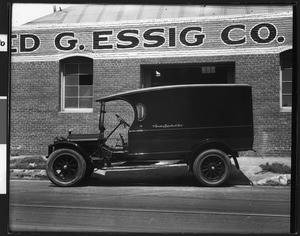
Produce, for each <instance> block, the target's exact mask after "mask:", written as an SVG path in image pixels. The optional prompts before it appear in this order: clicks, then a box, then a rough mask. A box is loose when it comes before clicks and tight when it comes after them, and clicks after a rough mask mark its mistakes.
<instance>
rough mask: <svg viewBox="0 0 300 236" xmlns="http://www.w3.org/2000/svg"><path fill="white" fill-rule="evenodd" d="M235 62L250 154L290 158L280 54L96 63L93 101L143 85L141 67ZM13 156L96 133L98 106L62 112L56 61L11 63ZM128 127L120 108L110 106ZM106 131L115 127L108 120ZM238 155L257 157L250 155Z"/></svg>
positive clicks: (124, 111) (113, 121)
mask: <svg viewBox="0 0 300 236" xmlns="http://www.w3.org/2000/svg"><path fill="white" fill-rule="evenodd" d="M203 62H205V63H214V62H234V63H235V67H236V68H235V73H236V83H247V84H250V85H252V87H253V108H254V127H255V128H254V133H255V140H254V149H255V150H257V151H258V152H259V153H260V155H262V156H290V144H291V112H282V111H281V110H280V104H279V103H280V97H279V96H280V71H279V55H278V54H265V55H264V54H262V55H239V56H215V57H203V56H199V57H174V58H157V59H155V60H153V59H111V60H94V98H95V100H96V99H97V98H100V97H102V96H105V95H109V94H112V93H116V92H122V91H127V90H131V89H137V88H140V86H141V65H149V64H179V63H181V64H182V63H185V64H188V63H203ZM11 77H12V79H11V88H12V89H11V152H12V154H19V155H21V154H46V153H47V145H48V144H49V143H51V142H52V140H53V138H54V137H56V136H66V134H67V131H68V129H69V128H73V130H74V133H97V132H98V114H99V107H98V104H97V103H96V102H94V104H93V110H94V112H93V113H64V112H61V111H60V110H61V108H60V77H59V62H58V61H54V62H53V61H48V62H13V63H12V75H11ZM108 110H109V111H112V114H114V113H119V114H120V115H121V116H123V117H124V118H125V119H126V120H128V121H129V122H130V119H132V115H131V114H132V110H131V111H130V112H131V113H128V112H127V110H128V109H127V107H125V106H124V103H119V104H117V106H116V107H115V106H109V107H108ZM107 121H108V124H107V125H108V127H112V126H113V125H114V124H116V123H117V120H116V119H115V118H114V115H109V116H108V119H107ZM242 155H252V156H253V155H254V156H255V155H258V154H255V153H253V152H248V153H242Z"/></svg>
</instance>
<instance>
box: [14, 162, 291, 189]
mask: <svg viewBox="0 0 300 236" xmlns="http://www.w3.org/2000/svg"><path fill="white" fill-rule="evenodd" d="M25 157H26V156H19V157H12V158H11V159H20V158H25ZM37 158H41V159H42V160H45V162H46V159H44V158H43V157H41V156H39V157H37ZM238 162H239V165H240V170H237V169H236V168H235V167H234V166H233V168H232V174H231V176H230V178H229V179H228V181H227V182H228V184H230V185H264V186H288V185H290V181H291V175H290V174H275V173H271V172H262V169H261V168H260V167H259V166H260V165H261V164H266V163H269V164H272V163H275V162H277V163H282V164H285V165H288V166H291V159H290V158H288V157H286V158H279V157H274V158H269V157H268V158H261V157H240V158H238ZM30 165H31V167H30V166H29V167H28V168H23V169H11V170H10V178H11V179H48V178H47V174H46V171H45V169H33V168H32V166H34V163H30ZM100 172H101V171H100V170H98V171H96V172H95V174H94V177H95V178H98V176H100ZM142 172H143V171H134V170H127V171H126V170H125V171H124V170H123V171H122V172H121V171H108V172H107V173H108V174H106V176H105V177H100V178H102V179H104V180H105V181H106V180H108V181H109V182H111V181H114V180H117V182H119V180H118V178H121V179H124V178H125V179H126V178H127V179H131V180H132V179H134V178H136V179H137V178H141V177H142V178H146V179H147V180H148V181H149V179H150V180H151V178H154V179H155V180H157V179H159V178H160V179H161V180H163V179H166V178H167V179H168V178H169V179H178V178H179V179H181V178H183V179H189V178H193V177H191V174H190V173H188V171H187V167H170V168H165V169H164V170H161V169H160V170H154V169H153V170H147V171H144V172H143V173H142ZM145 176H146V177H145ZM105 178H106V179H105Z"/></svg>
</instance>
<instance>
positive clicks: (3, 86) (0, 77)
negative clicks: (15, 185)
mask: <svg viewBox="0 0 300 236" xmlns="http://www.w3.org/2000/svg"><path fill="white" fill-rule="evenodd" d="M14 3H41V4H43V3H44V4H47V3H50V4H51V3H52V4H53V3H56V4H80V3H81V4H96V3H97V4H108V3H109V4H120V3H121V4H128V3H132V4H146V3H147V4H163V5H172V4H201V5H203V4H207V5H238V4H249V5H268V4H270V5H271V4H291V5H293V12H294V13H293V65H294V66H293V98H292V99H293V101H292V103H293V105H292V144H291V146H292V159H291V163H292V179H291V181H292V183H291V207H290V214H291V222H290V223H291V224H290V225H291V226H290V233H289V234H284V235H296V234H297V233H299V231H300V212H299V204H300V198H299V194H300V193H299V191H300V187H299V184H300V177H299V171H300V160H298V158H300V150H299V149H300V135H299V133H300V132H299V131H300V128H299V127H300V125H299V123H300V118H299V111H300V107H299V104H300V102H299V93H300V82H299V80H300V78H299V68H300V66H298V65H300V64H299V63H300V61H299V56H300V45H299V44H300V15H299V14H300V0H288V1H287V0H286V1H284V0H261V1H258V0H255V1H251V0H229V1H226V0H198V1H197V0H186V1H184V0H161V1H158V0H152V1H151V0H131V1H129V0H128V1H126V0H119V1H117V0H110V1H108V0H106V1H105V0H103V1H100V0H98V1H97V0H87V1H85V0H72V1H68V0H57V1H54V0H28V1H26V0H1V1H0V34H4V35H7V38H8V40H7V41H8V49H7V52H0V96H7V121H8V122H7V129H6V131H7V166H6V170H7V186H6V189H7V191H6V194H0V235H12V236H14V235H42V236H48V235H49V236H50V235H51V236H52V235H95V234H93V233H36V232H32V233H11V232H9V231H8V230H9V224H8V223H9V219H8V217H9V156H10V150H9V149H10V122H9V121H10V100H9V99H10V80H11V78H10V56H11V52H10V42H11V20H12V19H11V13H12V4H14ZM0 113H1V111H0ZM124 234H125V233H124ZM124 234H123V233H101V234H98V235H124ZM133 234H135V235H136V233H132V235H133ZM144 234H146V233H144ZM144 234H143V235H144ZM125 235H128V233H126V234H125ZM138 235H140V234H138ZM141 235H142V234H141ZM146 235H157V234H146ZM172 235H174V234H172ZM178 235H182V233H180V232H178ZM183 235H195V234H183ZM197 235H201V234H197ZM213 235H219V234H213ZM222 235H226V234H222ZM228 235H232V234H228ZM243 235H247V234H243ZM249 235H250V234H249Z"/></svg>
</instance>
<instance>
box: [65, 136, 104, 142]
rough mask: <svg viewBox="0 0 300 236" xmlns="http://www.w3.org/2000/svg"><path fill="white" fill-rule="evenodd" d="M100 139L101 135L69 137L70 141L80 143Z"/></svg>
mask: <svg viewBox="0 0 300 236" xmlns="http://www.w3.org/2000/svg"><path fill="white" fill-rule="evenodd" d="M98 138H99V134H70V135H68V137H67V140H68V141H72V142H76V141H77V142H80V141H82V142H83V141H96V140H97V139H98Z"/></svg>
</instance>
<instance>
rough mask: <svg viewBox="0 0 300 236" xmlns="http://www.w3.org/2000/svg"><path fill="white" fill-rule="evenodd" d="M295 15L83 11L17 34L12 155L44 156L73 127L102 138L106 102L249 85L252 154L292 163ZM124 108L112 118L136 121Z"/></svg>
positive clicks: (240, 10)
mask: <svg viewBox="0 0 300 236" xmlns="http://www.w3.org/2000/svg"><path fill="white" fill-rule="evenodd" d="M292 16H293V14H292V8H291V7H288V6H287V7H285V6H280V7H276V6H274V7H271V6H268V7H266V6H265V7H262V6H260V7H244V6H243V7H241V6H240V7H234V6H231V7H217V6H214V7H209V6H146V5H145V6H128V5H77V6H72V7H69V8H66V9H64V10H58V11H55V12H53V14H50V15H48V16H45V17H43V18H40V19H37V20H35V21H33V22H30V23H27V24H25V25H23V26H20V27H14V28H13V30H12V58H11V59H12V60H11V61H12V63H11V153H12V154H46V153H47V145H48V144H49V143H50V142H51V141H52V140H53V138H54V137H56V136H66V134H67V131H68V129H69V128H73V132H74V133H97V127H98V126H97V123H98V114H99V107H98V104H97V102H96V101H95V100H96V99H98V98H100V97H102V96H106V95H109V94H113V93H116V92H121V91H127V90H132V89H138V88H141V87H151V86H158V85H170V84H191V83H200V84H201V83H236V84H240V83H243V84H244V83H245V84H250V85H251V86H252V87H253V109H254V126H255V128H254V134H255V139H254V149H255V150H257V151H258V152H259V153H260V155H262V156H286V157H289V156H290V148H291V105H292V104H291V93H292V92H291V91H292V83H291V81H292V73H291V71H292V33H293V32H292V28H293V26H292V24H293V18H292ZM123 105H124V104H117V106H116V108H113V109H115V111H118V112H119V113H120V112H121V113H122V112H123V113H124V114H123V116H125V117H126V119H127V120H129V121H130V119H131V115H130V113H128V112H127V111H126V110H127V109H126V108H124V106H123ZM110 123H111V124H113V123H116V120H114V118H111V119H110ZM242 155H257V154H255V153H252V152H251V153H247V154H242Z"/></svg>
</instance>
